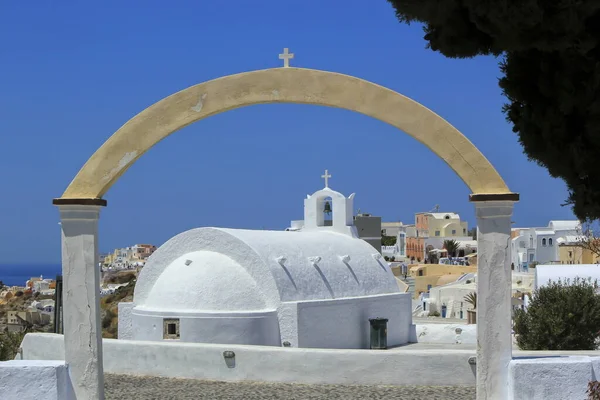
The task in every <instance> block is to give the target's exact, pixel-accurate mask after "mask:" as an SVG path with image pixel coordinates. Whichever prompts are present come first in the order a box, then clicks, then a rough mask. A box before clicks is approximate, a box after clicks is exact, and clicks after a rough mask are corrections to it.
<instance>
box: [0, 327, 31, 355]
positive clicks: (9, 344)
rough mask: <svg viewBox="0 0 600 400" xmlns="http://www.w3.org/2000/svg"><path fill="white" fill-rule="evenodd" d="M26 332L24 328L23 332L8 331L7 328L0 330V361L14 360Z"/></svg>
mask: <svg viewBox="0 0 600 400" xmlns="http://www.w3.org/2000/svg"><path fill="white" fill-rule="evenodd" d="M26 333H27V331H26V330H25V331H23V332H9V331H8V328H5V329H4V331H3V332H0V361H8V360H14V358H15V356H16V355H17V352H18V351H19V347H20V346H21V342H22V341H23V338H24V337H25V334H26Z"/></svg>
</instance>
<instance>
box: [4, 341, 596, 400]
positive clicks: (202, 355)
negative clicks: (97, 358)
mask: <svg viewBox="0 0 600 400" xmlns="http://www.w3.org/2000/svg"><path fill="white" fill-rule="evenodd" d="M103 342H104V343H103V349H104V371H105V372H106V373H111V374H132V375H149V376H164V377H173V378H195V379H207V380H210V379H212V380H218V381H255V382H293V383H306V384H341V385H352V384H355V385H377V384H380V385H424V386H428V385H439V386H453V385H471V386H472V385H474V384H475V372H474V367H475V366H474V365H470V364H469V362H468V361H469V358H471V357H474V356H475V350H474V349H472V350H459V349H457V348H456V347H454V346H455V345H448V346H447V347H435V348H432V349H421V350H414V349H411V348H410V347H408V348H405V347H401V348H398V349H394V350H387V351H385V350H384V351H381V350H331V349H327V350H325V349H297V348H285V347H271V346H240V345H218V344H202V343H181V342H140V341H130V340H115V339H104V340H103ZM21 347H22V348H23V357H24V358H25V359H26V360H58V359H62V358H64V337H63V336H62V335H57V334H53V333H29V334H27V335H26V336H25V339H24V340H23V343H22V344H21ZM224 351H233V352H234V353H235V361H234V362H226V361H225V359H224V357H223V352H224ZM564 355H578V356H581V355H590V356H593V357H590V359H589V363H590V365H591V366H593V368H594V373H595V375H591V374H592V372H591V371H592V370H591V369H590V375H589V380H592V378H593V377H594V378H595V379H597V377H600V351H581V352H551V351H536V352H533V351H527V352H525V351H519V350H515V351H513V357H516V358H518V357H527V358H529V360H527V359H523V360H513V361H512V362H511V364H510V369H511V372H510V374H511V375H510V376H511V377H513V379H512V381H511V388H516V389H515V391H518V390H521V389H519V388H526V387H528V386H530V387H535V386H538V387H540V386H545V385H553V386H552V387H554V388H556V389H554V392H553V393H552V395H553V396H554V397H552V396H550V397H521V398H518V397H516V398H515V399H514V400H517V399H518V400H521V399H527V400H537V399H540V400H541V399H543V400H554V399H560V400H565V399H569V398H572V397H565V396H564V394H565V393H571V392H569V391H568V390H571V389H568V390H567V389H566V386H567V385H570V383H569V382H570V381H573V380H574V379H573V378H574V375H572V374H571V373H570V372H568V370H569V368H570V367H569V366H568V365H563V366H561V367H560V368H558V371H557V373H556V374H555V375H548V376H549V377H551V376H553V377H554V382H548V379H546V378H544V379H540V375H538V374H539V373H541V374H542V375H544V374H546V372H547V370H545V369H544V368H535V369H534V370H526V369H520V368H525V367H521V366H522V365H523V364H527V363H529V364H531V363H532V362H541V361H536V360H531V358H535V357H551V358H546V359H545V360H546V361H544V362H560V361H561V360H564V359H565V358H558V357H559V356H564ZM542 363H543V362H542ZM0 365H1V363H0ZM517 365H518V366H517ZM527 368H529V367H527ZM562 370H564V371H565V372H564V373H563V372H561V371H562ZM555 371H556V369H555ZM585 378H586V379H588V377H587V375H586V377H585ZM515 379H516V380H515ZM575 381H577V382H582V381H579V380H578V378H577V379H575ZM2 382H3V380H2V379H0V384H1V383H2ZM586 384H587V382H586ZM562 386H565V387H564V388H563V387H562ZM525 393H527V392H525ZM561 396H562V397H561ZM41 398H42V397H38V398H37V399H41ZM577 398H581V399H585V397H577ZM37 399H36V400H37ZM21 400H23V399H21Z"/></svg>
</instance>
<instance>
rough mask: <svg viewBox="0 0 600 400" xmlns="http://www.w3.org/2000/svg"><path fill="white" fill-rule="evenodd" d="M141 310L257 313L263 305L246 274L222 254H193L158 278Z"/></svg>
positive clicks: (203, 251) (164, 271) (178, 259)
mask: <svg viewBox="0 0 600 400" xmlns="http://www.w3.org/2000/svg"><path fill="white" fill-rule="evenodd" d="M138 307H139V308H140V309H146V310H168V311H184V312H185V311H188V312H202V311H220V312H222V311H260V310H265V309H266V308H267V307H266V302H265V299H264V298H263V296H262V295H261V292H260V290H259V288H258V285H257V284H256V282H255V281H254V279H252V277H251V276H250V275H248V273H247V272H246V270H245V269H244V268H243V267H242V266H241V265H240V264H238V263H237V262H235V261H234V260H232V259H231V258H229V257H227V256H226V255H224V254H221V253H216V252H213V251H206V250H201V251H194V252H190V253H187V254H184V255H183V256H181V257H179V258H177V259H175V260H174V261H173V262H171V263H170V264H169V265H168V266H167V267H166V268H165V269H164V270H163V271H162V273H161V274H160V276H159V277H158V279H156V282H155V283H154V285H153V287H152V289H150V291H149V293H148V296H147V298H146V299H145V300H144V301H143V302H142V304H138Z"/></svg>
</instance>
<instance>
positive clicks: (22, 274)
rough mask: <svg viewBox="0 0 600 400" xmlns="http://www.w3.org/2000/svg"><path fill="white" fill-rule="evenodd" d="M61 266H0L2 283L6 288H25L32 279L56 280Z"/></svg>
mask: <svg viewBox="0 0 600 400" xmlns="http://www.w3.org/2000/svg"><path fill="white" fill-rule="evenodd" d="M60 273H61V265H60V264H0V281H2V283H4V284H5V285H6V286H25V282H27V281H28V280H29V279H30V278H31V277H34V276H36V277H37V276H43V277H44V278H49V279H56V275H59V274H60Z"/></svg>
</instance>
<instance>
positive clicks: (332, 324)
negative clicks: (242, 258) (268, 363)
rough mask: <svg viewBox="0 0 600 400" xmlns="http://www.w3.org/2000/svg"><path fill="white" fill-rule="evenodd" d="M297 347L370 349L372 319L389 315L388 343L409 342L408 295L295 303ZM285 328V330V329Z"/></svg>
mask: <svg viewBox="0 0 600 400" xmlns="http://www.w3.org/2000/svg"><path fill="white" fill-rule="evenodd" d="M295 304H296V305H297V313H296V314H297V318H298V347H301V348H307V347H308V348H323V349H368V348H369V338H370V323H369V319H370V318H378V317H380V318H387V319H388V323H387V343H388V346H398V345H401V344H406V343H408V342H409V340H410V328H411V325H412V316H411V310H410V306H411V299H410V295H409V294H405V293H398V294H389V295H378V296H368V297H360V298H350V299H340V300H312V301H305V302H298V303H295ZM282 330H283V329H282Z"/></svg>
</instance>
